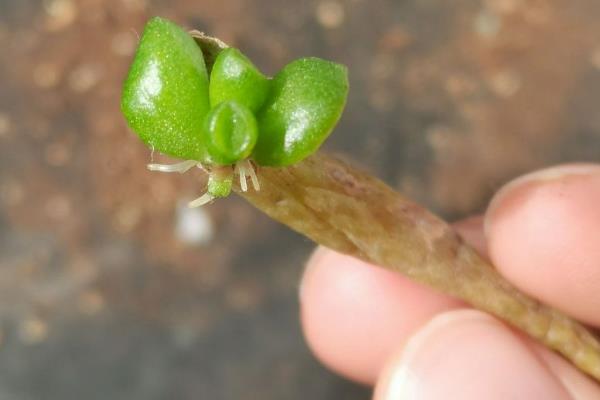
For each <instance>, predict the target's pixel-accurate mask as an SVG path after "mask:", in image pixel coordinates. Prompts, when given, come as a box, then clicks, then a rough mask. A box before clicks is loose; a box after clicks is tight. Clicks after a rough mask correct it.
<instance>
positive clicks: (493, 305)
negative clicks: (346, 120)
mask: <svg viewBox="0 0 600 400" xmlns="http://www.w3.org/2000/svg"><path fill="white" fill-rule="evenodd" d="M259 178H260V185H261V190H260V191H254V190H250V191H248V192H245V193H241V192H239V189H236V191H237V192H238V194H240V195H241V196H243V197H244V198H246V199H247V200H248V201H249V202H250V203H252V204H253V205H254V206H256V207H257V208H258V209H260V210H262V211H263V212H265V213H266V214H268V215H269V216H270V217H272V218H274V219H276V220H278V221H280V222H282V223H284V224H286V225H288V226H289V227H291V228H292V229H294V230H295V231H298V232H300V233H301V234H303V235H305V236H307V237H309V238H311V239H312V240H314V241H315V242H317V243H319V244H322V245H324V246H327V247H329V248H331V249H334V250H337V251H339V252H342V253H345V254H349V255H352V256H355V257H358V258H360V259H362V260H364V261H367V262H370V263H373V264H377V265H381V266H382V267H385V268H388V269H390V270H393V271H397V272H400V273H402V274H404V275H406V276H408V277H410V278H411V279H413V280H415V281H417V282H421V283H424V284H427V285H429V286H430V287H432V288H434V289H437V290H439V291H441V292H444V293H448V294H450V295H452V296H455V297H457V298H460V299H462V300H464V301H466V302H467V303H469V304H471V305H472V306H473V307H475V308H478V309H480V310H484V311H486V312H489V313H491V314H493V315H495V316H497V317H498V318H500V319H502V320H504V321H506V322H508V323H509V324H511V325H512V326H515V327H517V328H519V329H521V330H523V331H525V332H527V333H528V334H529V335H530V336H532V337H533V338H536V339H537V340H539V341H540V342H541V343H543V344H545V345H546V346H547V347H549V348H551V349H554V350H556V351H557V352H559V353H561V354H562V355H563V356H564V357H565V358H567V359H568V360H570V361H571V362H572V363H573V364H575V365H576V366H577V367H578V368H579V369H581V370H582V371H584V372H586V373H588V374H589V375H591V376H593V377H594V378H595V379H596V380H598V381H600V344H599V342H598V339H597V338H596V337H595V336H594V335H593V334H592V333H591V331H590V330H588V329H587V328H586V327H585V326H583V325H582V324H580V323H578V322H577V321H574V320H573V319H571V318H569V317H568V316H566V315H564V314H563V313H561V312H559V311H557V310H555V309H553V308H551V307H548V306H546V305H544V304H541V303H540V302H538V301H537V300H535V299H532V298H531V297H529V296H527V295H525V294H523V293H521V292H520V291H519V290H517V289H516V288H515V287H513V286H512V285H511V284H510V283H509V282H507V281H506V280H505V279H504V278H502V276H500V275H499V274H498V272H497V271H496V270H495V269H494V267H493V266H492V265H491V264H490V263H489V262H488V261H486V260H485V259H484V258H483V257H481V256H480V255H479V254H477V252H476V251H475V250H473V249H472V248H471V247H469V246H468V245H467V244H466V243H464V242H463V241H462V240H461V238H460V237H459V236H458V235H457V234H456V233H455V232H454V231H453V230H452V228H451V227H450V226H449V225H448V224H447V223H446V222H444V221H442V220H441V219H440V218H438V217H436V216H435V215H433V214H431V213H430V212H429V211H427V210H425V209H424V208H422V207H420V206H419V205H417V204H415V203H413V202H411V201H410V200H408V199H406V198H404V197H403V196H402V195H400V194H399V193H397V192H395V191H394V190H392V189H391V188H390V187H389V186H387V185H385V184H384V183H383V182H381V181H379V180H378V179H375V178H373V177H371V176H369V175H368V174H365V173H363V172H360V171H357V170H356V169H354V168H352V167H351V166H350V165H348V164H346V163H344V162H342V161H340V160H337V159H335V158H332V157H329V156H326V155H322V154H319V155H315V156H312V157H309V158H308V159H306V160H305V161H303V162H301V163H298V164H296V165H293V166H291V167H287V168H261V169H260V171H259Z"/></svg>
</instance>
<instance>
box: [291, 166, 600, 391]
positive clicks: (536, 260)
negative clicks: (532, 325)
mask: <svg viewBox="0 0 600 400" xmlns="http://www.w3.org/2000/svg"><path fill="white" fill-rule="evenodd" d="M598 204H600V166H599V165H595V164H578V165H566V166H560V167H555V168H551V169H546V170H542V171H539V172H537V173H533V174H530V175H527V176H525V177H522V178H519V179H517V180H516V181H513V182H512V183H509V184H508V185H507V186H505V187H504V188H503V189H501V190H500V191H499V192H498V193H497V194H496V195H495V196H494V198H493V200H492V202H491V203H490V206H489V207H488V210H487V211H486V213H485V215H483V216H480V217H475V218H471V219H469V220H466V221H462V222H460V223H458V224H456V228H457V230H458V231H459V232H460V234H461V235H462V236H463V238H464V239H465V240H467V241H468V242H470V243H471V244H472V245H474V246H475V247H476V248H477V249H478V250H479V251H480V252H481V253H482V254H486V255H488V256H489V257H490V258H491V260H492V262H493V263H494V265H495V266H496V267H497V268H498V270H499V271H500V272H501V273H502V274H503V275H504V276H505V277H506V278H507V279H509V280H510V281H511V282H512V283H513V284H515V285H516V286H517V287H519V288H520V289H522V290H523V291H526V292H527V293H529V294H531V295H533V296H535V297H537V298H540V299H541V300H543V301H545V302H548V303H550V304H552V305H554V306H555V307H557V308H559V309H561V310H563V311H565V312H567V313H569V314H571V315H572V316H574V317H576V318H578V319H580V320H582V321H585V322H587V323H589V324H591V325H592V326H596V327H600V313H598V312H597V310H598V309H600V268H598V265H600V222H599V221H600V210H599V208H598V206H597V205H598ZM300 298H301V319H302V325H303V329H304V333H305V335H306V338H307V341H308V343H309V346H310V347H311V349H312V350H313V351H314V353H315V355H316V356H317V357H318V358H319V359H320V360H321V361H322V362H323V363H324V364H325V365H327V366H328V367H329V368H331V369H333V370H334V371H336V372H338V373H340V374H341V375H343V376H346V377H348V378H350V379H353V380H355V381H358V382H361V383H365V384H368V385H373V386H375V387H376V389H375V394H374V396H375V398H376V399H405V398H409V399H413V398H417V399H443V398H460V399H480V398H486V399H492V400H493V399H496V398H498V399H506V398H511V399H531V398H543V399H598V398H600V387H599V386H598V384H597V383H595V382H594V381H592V379H590V378H589V377H587V376H585V375H584V374H582V373H580V372H579V371H577V370H576V369H575V368H574V367H573V366H571V365H570V364H569V363H567V362H566V361H565V360H563V359H562V358H561V357H559V356H558V355H556V354H555V353H552V352H550V351H549V350H547V349H546V348H544V347H542V346H540V345H538V344H537V343H535V342H533V341H532V340H531V339H529V338H526V337H524V336H523V335H521V334H519V333H517V332H515V331H514V330H512V329H510V328H509V327H507V326H506V325H504V324H502V323H501V322H499V321H497V320H496V319H494V318H492V317H490V316H488V315H486V314H484V313H482V312H480V311H475V310H470V309H468V307H467V306H465V305H463V304H461V303H460V302H458V301H456V300H454V299H451V298H449V297H447V296H445V295H441V294H437V293H435V292H433V291H432V290H430V289H428V288H426V287H423V286H420V285H418V284H415V283H413V282H411V281H409V280H408V279H406V278H404V277H402V276H401V275H399V274H394V273H391V272H388V271H385V270H383V269H381V268H378V267H375V266H372V265H368V264H365V263H363V262H361V261H358V260H356V259H354V258H350V257H347V256H344V255H341V254H338V253H335V252H333V251H330V250H327V249H324V248H320V249H318V250H317V251H316V252H315V254H314V255H313V257H312V258H311V260H310V261H309V263H308V266H307V268H306V270H305V273H304V277H303V280H302V285H301V291H300ZM357 321H361V323H360V324H358V323H357ZM507 382H510V384H509V385H507Z"/></svg>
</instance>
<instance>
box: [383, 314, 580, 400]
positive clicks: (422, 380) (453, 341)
mask: <svg viewBox="0 0 600 400" xmlns="http://www.w3.org/2000/svg"><path fill="white" fill-rule="evenodd" d="M406 398H411V399H412V398H418V399H424V400H426V399H463V400H470V399H490V400H493V399H556V400H559V399H561V400H562V399H568V398H569V396H568V394H567V392H566V391H565V390H564V388H563V387H562V385H561V384H560V382H558V381H557V380H556V378H555V377H554V376H553V375H552V374H551V373H550V372H549V371H548V370H547V369H546V368H545V366H544V365H543V364H542V363H541V362H540V361H539V359H538V358H537V357H536V356H535V354H534V353H533V351H532V350H531V349H530V348H529V347H528V346H526V345H525V344H524V343H523V342H521V340H520V339H519V338H518V337H516V336H515V335H514V334H513V333H512V332H511V331H510V329H508V328H507V327H506V326H504V325H503V324H501V323H500V322H498V321H496V320H495V319H493V318H492V317H490V316H488V315H487V314H484V313H482V312H479V311H475V310H458V311H449V312H447V313H444V314H440V315H438V316H437V317H436V318H434V319H433V320H431V321H430V322H429V323H428V324H427V325H425V326H424V327H422V328H421V329H419V330H418V331H417V332H416V333H415V334H414V335H413V336H412V337H411V338H410V339H409V340H408V342H407V343H406V346H405V347H404V349H402V350H401V351H400V352H399V353H398V354H397V355H396V356H395V357H393V358H392V359H391V361H390V363H389V364H388V365H387V366H386V368H385V370H384V373H383V374H382V376H381V379H380V380H379V381H378V382H377V386H376V389H375V399H376V400H392V399H394V400H396V399H406Z"/></svg>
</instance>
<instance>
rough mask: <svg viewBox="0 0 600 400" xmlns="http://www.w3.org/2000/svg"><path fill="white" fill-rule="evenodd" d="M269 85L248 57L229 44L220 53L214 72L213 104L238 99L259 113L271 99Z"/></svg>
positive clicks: (210, 93) (211, 80) (211, 96)
mask: <svg viewBox="0 0 600 400" xmlns="http://www.w3.org/2000/svg"><path fill="white" fill-rule="evenodd" d="M269 84H270V82H269V80H268V79H267V77H266V76H264V75H263V74H262V73H261V72H260V71H259V70H258V69H256V67H255V66H254V64H252V62H251V61H250V60H249V59H248V58H247V57H246V56H244V55H243V54H242V53H240V51H239V50H237V49H234V48H232V47H229V48H227V49H225V50H223V51H221V52H220V53H219V55H218V56H217V59H216V60H215V63H214V65H213V68H212V71H211V73H210V85H209V95H210V104H211V106H212V107H215V106H217V105H218V104H219V103H221V102H223V101H227V100H235V101H237V102H238V103H240V104H243V105H245V106H246V107H248V108H249V109H250V110H252V111H253V112H256V111H257V110H258V109H259V108H260V107H261V106H262V105H263V103H264V102H265V99H266V98H267V94H268V92H269Z"/></svg>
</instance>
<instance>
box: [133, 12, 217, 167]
mask: <svg viewBox="0 0 600 400" xmlns="http://www.w3.org/2000/svg"><path fill="white" fill-rule="evenodd" d="M121 109H122V111H123V114H124V115H125V118H126V120H127V122H128V124H129V126H130V127H131V128H132V129H133V130H134V131H135V132H136V133H137V134H138V135H139V137H140V138H141V139H142V140H143V141H144V142H145V143H146V144H148V145H149V146H151V147H152V148H153V149H155V150H158V151H160V152H161V153H164V154H167V155H170V156H173V157H178V158H182V159H191V160H199V161H201V160H202V159H203V157H204V154H205V149H204V146H203V144H202V141H201V140H200V133H201V129H202V122H203V120H204V117H205V115H206V114H207V112H208V110H209V99H208V75H207V73H206V67H205V65H204V59H203V57H202V51H201V50H200V47H198V45H197V44H196V43H195V41H194V40H193V39H192V37H191V36H190V35H189V34H188V33H187V32H185V31H184V30H183V29H182V28H180V27H179V26H177V25H175V24H174V23H172V22H170V21H168V20H166V19H163V18H159V17H155V18H152V19H151V20H150V21H149V22H148V23H147V24H146V27H145V28H144V32H143V34H142V38H141V40H140V43H139V46H138V49H137V52H136V54H135V58H134V60H133V64H132V65H131V68H130V70H129V74H128V76H127V79H126V80H125V83H124V87H123V95H122V98H121Z"/></svg>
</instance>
